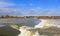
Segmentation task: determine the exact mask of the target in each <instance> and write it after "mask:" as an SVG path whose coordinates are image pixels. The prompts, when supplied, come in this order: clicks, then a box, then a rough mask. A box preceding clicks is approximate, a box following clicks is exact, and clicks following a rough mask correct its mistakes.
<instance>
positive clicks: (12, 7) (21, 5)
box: [0, 0, 60, 16]
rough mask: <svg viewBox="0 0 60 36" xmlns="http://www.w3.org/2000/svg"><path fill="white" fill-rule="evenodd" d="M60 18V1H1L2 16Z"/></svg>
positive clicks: (0, 13) (0, 10) (0, 11)
mask: <svg viewBox="0 0 60 36" xmlns="http://www.w3.org/2000/svg"><path fill="white" fill-rule="evenodd" d="M7 14H8V15H11V16H60V0H0V16H1V15H7Z"/></svg>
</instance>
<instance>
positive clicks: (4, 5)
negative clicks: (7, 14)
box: [0, 1, 15, 7]
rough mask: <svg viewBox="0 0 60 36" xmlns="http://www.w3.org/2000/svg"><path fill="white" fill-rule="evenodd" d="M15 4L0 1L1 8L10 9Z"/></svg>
mask: <svg viewBox="0 0 60 36" xmlns="http://www.w3.org/2000/svg"><path fill="white" fill-rule="evenodd" d="M14 5H15V4H13V3H9V2H5V1H0V7H8V6H14Z"/></svg>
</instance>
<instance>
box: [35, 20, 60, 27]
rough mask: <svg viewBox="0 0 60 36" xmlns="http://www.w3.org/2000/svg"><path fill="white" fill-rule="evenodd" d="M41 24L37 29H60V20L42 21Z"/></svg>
mask: <svg viewBox="0 0 60 36" xmlns="http://www.w3.org/2000/svg"><path fill="white" fill-rule="evenodd" d="M40 20H41V22H40V23H39V24H38V25H36V26H35V28H44V27H47V26H48V27H50V26H57V27H60V19H40Z"/></svg>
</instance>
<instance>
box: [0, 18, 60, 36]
mask: <svg viewBox="0 0 60 36" xmlns="http://www.w3.org/2000/svg"><path fill="white" fill-rule="evenodd" d="M6 23H10V24H20V25H23V26H22V27H19V29H18V30H19V31H20V32H21V33H20V34H18V35H17V36H55V35H53V34H52V33H50V31H49V32H47V33H46V32H45V31H46V30H45V29H43V28H46V27H50V26H57V27H60V19H50V20H49V19H13V18H10V19H0V25H1V24H3V25H1V26H4V24H6ZM40 32H41V33H42V34H41V33H40ZM43 32H44V33H43ZM49 34H51V35H49Z"/></svg>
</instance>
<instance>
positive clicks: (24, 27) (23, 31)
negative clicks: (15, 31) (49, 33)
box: [18, 26, 40, 36]
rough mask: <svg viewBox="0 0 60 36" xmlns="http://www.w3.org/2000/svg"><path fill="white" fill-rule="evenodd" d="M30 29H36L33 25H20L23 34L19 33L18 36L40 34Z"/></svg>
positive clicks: (35, 35)
mask: <svg viewBox="0 0 60 36" xmlns="http://www.w3.org/2000/svg"><path fill="white" fill-rule="evenodd" d="M29 29H34V28H33V27H27V26H22V27H20V29H19V31H21V34H19V35H18V36H40V35H39V33H38V31H37V30H36V31H34V30H33V31H32V30H29Z"/></svg>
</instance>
